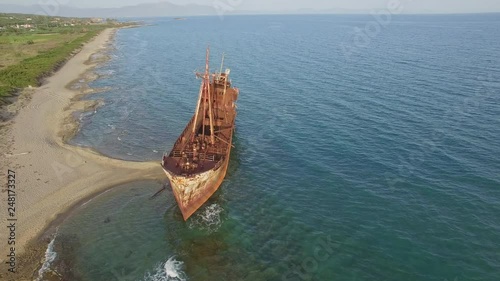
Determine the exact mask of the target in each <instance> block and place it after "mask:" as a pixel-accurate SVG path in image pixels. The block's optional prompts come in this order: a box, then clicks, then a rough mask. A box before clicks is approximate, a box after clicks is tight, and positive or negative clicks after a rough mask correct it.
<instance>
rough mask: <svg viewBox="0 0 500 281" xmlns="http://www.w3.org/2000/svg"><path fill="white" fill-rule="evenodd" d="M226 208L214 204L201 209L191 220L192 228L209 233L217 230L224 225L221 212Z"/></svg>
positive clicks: (190, 225) (189, 224)
mask: <svg viewBox="0 0 500 281" xmlns="http://www.w3.org/2000/svg"><path fill="white" fill-rule="evenodd" d="M222 211H224V209H223V208H222V207H221V206H219V205H218V204H212V205H210V206H207V207H205V208H204V209H201V210H199V211H198V212H197V213H196V214H195V215H194V216H193V217H191V219H190V220H189V223H188V227H189V228H190V229H193V228H199V229H202V230H205V231H208V232H209V233H212V232H215V231H217V230H218V229H219V227H220V226H221V225H222V219H221V213H222Z"/></svg>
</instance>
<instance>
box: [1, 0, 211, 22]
mask: <svg viewBox="0 0 500 281" xmlns="http://www.w3.org/2000/svg"><path fill="white" fill-rule="evenodd" d="M47 10H48V11H49V13H50V14H51V15H53V16H63V17H104V18H110V17H111V18H122V17H172V16H174V17H175V16H179V17H180V16H198V15H216V14H217V11H216V10H215V8H213V7H211V6H202V5H195V4H190V5H175V4H171V3H168V2H162V3H147V4H140V5H135V6H125V7H121V8H100V9H79V8H74V7H69V6H59V8H58V9H57V10H56V8H54V7H52V6H50V7H48V9H47ZM0 12H2V13H23V14H47V11H44V9H43V8H42V7H41V6H39V5H32V6H23V5H11V4H0Z"/></svg>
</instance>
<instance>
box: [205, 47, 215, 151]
mask: <svg viewBox="0 0 500 281" xmlns="http://www.w3.org/2000/svg"><path fill="white" fill-rule="evenodd" d="M209 58H210V47H208V48H207V58H206V64H205V83H206V84H205V85H206V86H207V90H208V115H209V117H210V142H211V143H212V145H214V144H215V135H214V133H215V132H214V120H213V112H212V95H211V94H212V93H211V91H210V67H209Z"/></svg>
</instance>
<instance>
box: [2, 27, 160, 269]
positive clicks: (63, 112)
mask: <svg viewBox="0 0 500 281" xmlns="http://www.w3.org/2000/svg"><path fill="white" fill-rule="evenodd" d="M114 32H115V30H114V29H106V30H105V31H103V32H101V33H100V34H99V35H98V36H97V37H95V38H94V39H93V40H92V41H90V42H89V43H87V44H86V45H85V46H83V47H82V49H81V51H80V52H79V53H77V54H76V55H75V56H73V57H72V58H71V59H70V60H69V61H68V62H67V63H66V64H65V65H64V66H63V67H62V68H61V69H60V70H59V71H57V72H56V73H55V74H54V75H53V76H51V77H50V78H48V79H47V81H46V83H44V85H42V86H41V87H39V88H32V89H28V90H27V91H28V92H30V93H29V95H31V98H29V99H23V97H21V98H20V100H19V101H18V102H17V105H14V106H18V107H21V108H20V110H19V112H18V114H17V115H16V116H15V117H14V118H13V119H12V120H11V121H9V122H8V123H7V124H5V125H3V126H2V127H1V130H2V133H1V138H2V141H1V144H0V145H1V149H2V156H1V158H2V162H1V163H0V164H1V173H2V177H3V181H4V182H6V181H7V172H8V170H12V171H14V172H15V185H16V189H15V190H16V201H15V206H16V209H15V215H16V218H17V221H16V222H15V224H16V228H15V235H16V237H15V253H16V256H20V255H22V254H23V252H25V250H26V245H28V243H29V242H30V241H32V240H33V239H35V238H37V237H38V236H39V235H40V234H41V233H42V232H43V231H44V229H45V228H46V227H47V225H49V224H50V223H51V222H52V221H53V220H54V219H55V218H57V217H58V216H59V215H60V214H62V213H64V212H65V211H67V210H68V209H69V208H71V207H72V206H74V205H75V204H76V203H78V202H79V201H81V200H82V199H84V198H88V197H89V196H92V195H93V194H97V193H99V192H102V191H104V190H106V189H108V188H110V187H112V186H115V185H119V184H121V183H125V182H130V181H133V180H141V179H159V178H162V177H163V172H162V170H161V167H160V164H159V163H156V162H146V163H140V162H127V161H121V160H116V159H110V158H107V157H105V156H102V155H100V154H98V153H96V152H94V151H92V150H91V149H86V148H81V147H74V146H71V145H68V144H67V143H65V140H67V139H68V138H71V137H72V136H73V134H74V132H75V130H76V129H77V128H78V124H76V122H75V120H74V118H73V117H72V114H73V112H75V111H77V110H84V109H86V108H88V107H91V106H92V104H89V102H82V101H78V100H76V99H75V97H76V96H78V95H80V94H82V93H81V90H71V89H69V87H68V84H69V83H71V82H72V81H74V80H75V79H79V77H82V75H85V73H86V72H88V71H90V70H92V68H93V67H94V66H95V63H94V64H91V63H88V61H89V57H90V56H91V55H92V54H94V53H96V52H98V51H99V50H102V49H103V48H106V46H107V44H108V43H109V41H110V40H112V38H113V34H114ZM4 189H5V187H4V188H3V189H2V195H1V196H2V200H1V202H2V203H1V204H2V206H1V210H2V211H1V212H0V219H1V220H2V222H7V202H6V199H7V192H6V191H5V190H4ZM1 229H2V230H1V240H2V241H1V245H2V246H1V247H0V251H1V256H2V260H3V261H2V264H4V262H5V257H6V255H7V253H8V250H9V249H8V246H9V245H7V243H6V241H7V236H6V234H8V233H7V228H6V227H5V226H3V227H2V228H1ZM4 266H5V264H4ZM4 272H6V271H3V270H2V274H4ZM4 276H5V275H4Z"/></svg>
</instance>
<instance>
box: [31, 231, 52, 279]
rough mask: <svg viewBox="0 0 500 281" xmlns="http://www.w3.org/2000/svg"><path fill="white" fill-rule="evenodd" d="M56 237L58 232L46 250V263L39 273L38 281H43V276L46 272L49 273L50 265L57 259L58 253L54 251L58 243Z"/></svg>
mask: <svg viewBox="0 0 500 281" xmlns="http://www.w3.org/2000/svg"><path fill="white" fill-rule="evenodd" d="M56 236H57V232H56V235H55V236H54V238H52V240H51V241H50V243H49V245H48V246H47V250H45V261H44V262H43V265H42V267H41V268H40V270H39V271H38V277H37V278H36V281H42V280H43V279H42V278H43V275H44V274H45V272H47V270H49V269H50V265H51V264H52V262H53V261H54V260H55V259H56V257H57V253H56V252H55V251H54V242H55V241H56Z"/></svg>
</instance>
